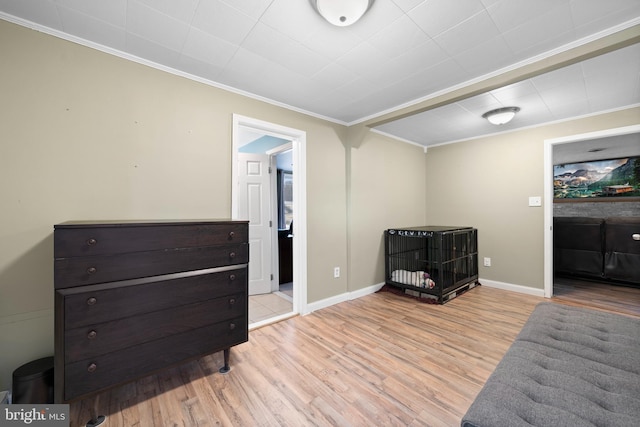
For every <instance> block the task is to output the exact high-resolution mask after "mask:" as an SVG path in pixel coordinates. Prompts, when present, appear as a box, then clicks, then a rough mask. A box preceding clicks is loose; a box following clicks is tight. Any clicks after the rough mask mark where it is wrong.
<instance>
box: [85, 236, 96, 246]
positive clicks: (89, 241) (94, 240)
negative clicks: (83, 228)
mask: <svg viewBox="0 0 640 427" xmlns="http://www.w3.org/2000/svg"><path fill="white" fill-rule="evenodd" d="M96 243H98V241H97V240H96V239H94V238H91V239H89V240H87V246H93V245H95V244H96Z"/></svg>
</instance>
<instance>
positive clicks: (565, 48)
mask: <svg viewBox="0 0 640 427" xmlns="http://www.w3.org/2000/svg"><path fill="white" fill-rule="evenodd" d="M639 23H640V17H636V18H634V19H631V20H629V21H627V22H625V23H623V24H620V25H616V26H613V27H610V28H608V29H607V30H603V31H600V32H598V33H596V34H599V35H600V36H599V37H595V36H594V35H593V34H592V35H590V36H587V37H583V38H582V39H580V40H576V41H574V42H572V43H568V44H566V45H564V46H560V47H558V48H556V49H552V50H550V51H548V52H544V53H542V54H539V55H535V56H532V57H530V58H527V59H524V60H522V61H519V62H516V63H514V64H511V65H508V66H506V67H503V68H501V69H498V70H496V71H493V72H491V73H487V74H484V75H482V76H478V77H475V78H473V79H470V80H467V81H464V82H461V83H459V84H457V85H454V86H449V87H448V88H445V89H442V90H439V91H436V92H433V93H430V94H427V95H425V96H423V97H420V98H416V99H414V100H412V101H409V102H406V103H404V104H400V105H396V106H394V107H391V108H388V109H386V110H383V111H381V112H380V113H376V114H371V115H369V116H366V117H363V118H361V119H358V120H354V121H352V122H348V125H349V126H352V125H356V124H360V123H363V122H367V121H370V120H375V119H376V118H379V117H382V116H385V115H387V114H391V113H393V112H395V111H398V110H402V109H404V108H409V107H412V106H414V105H417V104H420V103H422V102H426V101H429V100H431V99H435V98H437V97H439V96H442V95H445V94H447V93H449V92H453V91H456V90H460V89H464V88H466V87H469V86H472V85H474V84H477V83H481V82H483V81H485V80H489V79H491V78H494V77H499V76H501V75H503V74H506V73H509V72H511V71H516V70H518V69H520V68H523V67H526V66H528V65H532V64H536V63H540V62H543V61H544V60H546V59H548V58H551V57H553V56H555V55H558V54H561V53H564V52H567V51H570V50H571V49H575V48H579V47H581V46H584V45H586V44H588V43H591V42H595V41H597V40H600V39H602V38H604V37H607V36H610V35H613V34H615V33H618V32H620V31H623V30H626V29H629V28H631V27H633V26H634V25H638V24H639Z"/></svg>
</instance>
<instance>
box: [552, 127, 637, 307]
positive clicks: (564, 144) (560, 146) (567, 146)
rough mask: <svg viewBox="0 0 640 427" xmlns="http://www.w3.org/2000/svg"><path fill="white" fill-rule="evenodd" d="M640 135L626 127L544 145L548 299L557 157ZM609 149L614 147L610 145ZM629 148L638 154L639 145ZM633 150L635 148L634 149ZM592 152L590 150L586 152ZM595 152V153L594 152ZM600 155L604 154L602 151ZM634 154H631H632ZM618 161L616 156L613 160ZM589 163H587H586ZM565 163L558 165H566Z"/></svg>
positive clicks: (622, 153) (554, 140)
mask: <svg viewBox="0 0 640 427" xmlns="http://www.w3.org/2000/svg"><path fill="white" fill-rule="evenodd" d="M639 132H640V125H634V126H626V127H621V128H614V129H608V130H604V131H599V132H591V133H585V134H579V135H572V136H568V137H563V138H555V139H549V140H545V141H544V199H545V200H546V201H547V203H545V209H544V295H545V297H547V298H551V297H552V296H554V289H553V288H554V253H553V237H554V234H553V233H554V231H553V218H554V215H555V214H554V203H553V200H554V192H553V179H554V176H553V166H554V164H555V162H554V159H555V160H558V156H557V155H554V153H555V154H558V152H559V151H560V150H562V151H563V154H566V153H570V152H571V151H572V150H571V148H573V147H575V148H577V147H580V146H581V145H584V144H587V143H588V142H589V141H595V140H602V141H604V140H607V141H609V138H612V137H616V136H622V135H630V134H637V133H639ZM609 145H611V143H610V142H609ZM629 147H635V149H636V150H637V143H636V144H635V145H634V144H633V143H632V144H630V145H629ZM632 149H633V148H632ZM587 151H589V150H587ZM591 151H592V152H596V150H593V149H592V150H591ZM600 151H601V150H600ZM629 154H632V153H629ZM629 154H628V153H627V152H625V151H618V154H617V155H619V156H620V157H623V156H626V155H629ZM614 157H615V156H614ZM585 160H588V159H585ZM565 162H566V159H565V160H563V161H561V162H559V163H565Z"/></svg>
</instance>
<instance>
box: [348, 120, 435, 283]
mask: <svg viewBox="0 0 640 427" xmlns="http://www.w3.org/2000/svg"><path fill="white" fill-rule="evenodd" d="M350 157H351V159H350V191H349V192H348V194H349V201H350V203H349V207H350V209H349V265H350V266H351V267H350V271H349V291H351V292H353V291H357V290H358V289H362V288H366V287H368V286H371V285H374V284H379V283H382V282H384V240H383V233H384V230H386V229H389V228H393V227H412V226H419V225H423V224H424V221H425V199H424V197H423V195H424V194H425V191H426V188H425V184H426V179H425V167H424V162H425V160H424V159H425V154H424V149H423V148H422V147H418V146H415V145H410V144H407V143H405V142H400V141H397V140H393V139H390V138H387V137H385V136H382V135H379V134H376V133H373V132H369V133H365V134H364V138H363V139H362V141H359V142H354V143H353V144H352V147H351V151H350Z"/></svg>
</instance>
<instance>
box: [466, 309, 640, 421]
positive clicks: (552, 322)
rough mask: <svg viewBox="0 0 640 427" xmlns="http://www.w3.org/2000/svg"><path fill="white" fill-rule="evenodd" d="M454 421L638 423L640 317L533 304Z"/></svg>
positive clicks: (639, 415)
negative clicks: (459, 419) (517, 332)
mask: <svg viewBox="0 0 640 427" xmlns="http://www.w3.org/2000/svg"><path fill="white" fill-rule="evenodd" d="M461 425H462V426H463V427H501V426H504V427H518V426H528V427H531V426H539V427H542V426H548V427H564V426H611V427H625V426H629V427H631V426H633V427H636V426H639V425H640V318H632V317H626V316H622V315H617V314H611V313H606V312H602V311H596V310H590V309H585V308H576V307H570V306H564V305H560V304H555V303H548V302H543V303H540V304H539V305H538V306H537V307H536V308H535V310H534V312H533V313H532V314H531V316H530V318H529V319H528V321H527V322H526V324H525V325H524V327H523V328H522V331H521V332H520V333H519V334H518V336H517V337H516V339H515V341H514V343H513V344H512V346H511V347H510V348H509V350H508V351H507V353H506V354H505V356H504V358H503V359H502V360H501V361H500V362H499V364H498V365H497V367H496V369H495V371H494V372H493V373H492V374H491V376H490V377H489V379H488V380H487V382H486V383H485V385H484V387H483V388H482V390H481V391H480V393H479V394H478V396H477V397H476V399H475V401H474V402H473V404H472V405H471V407H470V408H469V410H468V411H467V413H466V414H465V415H464V417H463V418H462V421H461Z"/></svg>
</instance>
